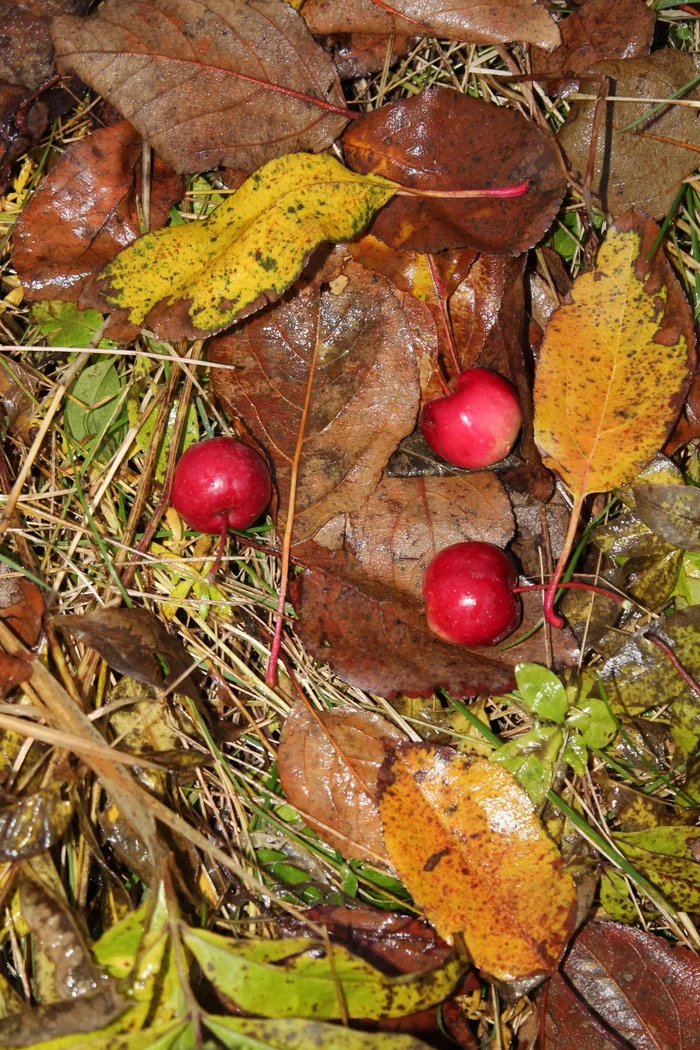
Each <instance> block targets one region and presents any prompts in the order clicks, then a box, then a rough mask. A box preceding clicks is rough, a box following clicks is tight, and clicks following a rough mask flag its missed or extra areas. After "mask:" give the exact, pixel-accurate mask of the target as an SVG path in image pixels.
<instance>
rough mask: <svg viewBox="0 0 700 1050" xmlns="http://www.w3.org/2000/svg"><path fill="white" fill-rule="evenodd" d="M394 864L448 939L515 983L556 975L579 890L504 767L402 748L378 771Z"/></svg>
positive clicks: (447, 752)
mask: <svg viewBox="0 0 700 1050" xmlns="http://www.w3.org/2000/svg"><path fill="white" fill-rule="evenodd" d="M379 811H380V815H381V818H382V825H383V828H384V842H385V845H386V849H387V853H388V854H389V859H390V860H391V863H392V864H393V865H394V867H395V868H396V870H397V871H398V873H399V875H400V876H401V879H402V880H403V882H404V883H405V884H406V886H407V887H408V889H409V890H410V891H411V893H412V894H413V897H414V899H415V901H416V903H417V904H418V905H419V906H420V907H421V908H422V910H423V911H424V913H425V915H426V917H427V918H428V919H429V920H430V922H432V924H433V925H434V926H435V928H436V929H437V931H438V933H440V935H441V936H442V937H444V938H445V940H447V941H448V942H450V941H451V940H452V938H453V937H454V935H455V934H456V933H458V932H462V933H463V934H464V937H465V940H466V942H467V946H468V948H469V951H470V953H471V955H472V957H473V959H474V963H475V965H476V966H478V967H479V968H480V969H482V970H485V971H486V972H488V973H490V974H491V975H492V976H494V977H497V978H500V979H503V980H511V979H513V978H518V977H525V976H528V975H530V974H534V973H542V972H544V973H546V972H551V971H553V970H554V969H555V968H556V966H557V963H558V961H559V957H560V956H561V953H562V951H563V949H564V946H565V944H566V942H567V940H568V938H569V936H570V935H571V932H572V929H573V921H574V912H575V904H576V893H575V890H574V884H573V880H572V878H571V876H570V875H568V874H567V873H566V872H564V871H563V870H562V865H563V861H562V858H561V855H560V854H559V851H558V850H557V848H556V846H555V845H554V844H553V843H552V842H551V840H550V839H549V838H548V837H547V836H546V834H545V832H544V830H543V828H542V826H541V824H540V821H539V820H538V818H537V817H536V816H535V813H534V807H533V805H532V803H531V802H530V799H529V798H528V796H527V795H526V794H525V792H524V791H523V790H522V788H521V787H520V786H519V785H518V783H517V782H516V780H515V778H514V777H513V776H512V775H511V774H510V773H508V772H506V770H505V769H502V768H501V767H500V766H496V765H494V764H493V763H491V762H487V761H485V760H484V759H476V760H475V761H473V762H471V763H470V762H469V760H468V759H466V758H464V757H463V756H462V755H460V754H459V753H458V752H457V751H453V750H452V748H445V747H431V746H430V745H427V744H401V745H399V746H398V747H397V749H396V751H395V752H394V755H393V757H391V758H388V759H387V761H386V764H385V766H384V769H383V771H382V773H381V774H380V796H379Z"/></svg>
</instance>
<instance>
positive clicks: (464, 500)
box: [317, 471, 513, 599]
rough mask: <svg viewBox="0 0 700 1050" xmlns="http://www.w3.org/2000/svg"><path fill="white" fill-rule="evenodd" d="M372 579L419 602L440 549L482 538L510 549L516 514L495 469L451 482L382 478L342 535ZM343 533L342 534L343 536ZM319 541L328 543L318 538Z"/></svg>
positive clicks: (451, 480) (344, 541)
mask: <svg viewBox="0 0 700 1050" xmlns="http://www.w3.org/2000/svg"><path fill="white" fill-rule="evenodd" d="M335 524H336V522H335V520H332V521H330V522H329V523H328V526H327V528H328V529H331V530H334V531H335V532H336V539H335V542H336V543H339V542H340V541H341V540H342V545H343V546H344V548H345V550H347V551H349V552H350V553H351V554H353V555H354V556H355V557H356V558H357V560H358V561H359V563H360V565H361V566H362V568H363V569H364V571H365V572H366V573H367V575H368V576H370V577H371V578H372V579H373V580H378V581H379V582H381V583H386V584H388V585H389V586H391V587H395V588H396V589H397V590H399V591H406V593H407V594H410V595H411V596H412V597H414V598H417V599H420V597H421V585H422V581H423V575H424V573H425V570H426V568H427V566H428V563H429V561H430V560H431V559H432V558H434V557H435V555H436V554H437V553H438V551H441V550H442V549H443V548H444V547H448V546H450V544H452V543H460V542H462V541H464V540H479V541H480V542H482V543H493V544H495V545H496V546H497V547H505V546H506V545H507V544H508V542H509V541H510V539H511V537H512V535H513V514H512V511H511V507H510V501H509V499H508V496H507V494H506V491H505V489H504V488H503V486H502V485H501V483H500V481H499V480H498V478H497V477H496V475H495V474H493V473H491V472H490V471H484V472H483V473H474V474H467V475H464V474H463V475H458V476H455V477H447V478H387V477H385V478H383V479H382V480H381V481H380V483H379V485H378V486H377V488H376V489H375V491H374V492H373V494H372V495H371V496H370V498H369V499H368V500H367V502H366V503H365V504H363V506H362V507H360V508H359V510H357V511H355V512H354V513H353V514H350V515H349V516H348V518H347V521H346V523H345V528H344V535H342V532H343V530H342V523H340V524H341V529H340V530H335V529H334V526H335ZM338 531H340V534H338ZM317 542H321V543H322V542H323V540H322V538H321V536H317Z"/></svg>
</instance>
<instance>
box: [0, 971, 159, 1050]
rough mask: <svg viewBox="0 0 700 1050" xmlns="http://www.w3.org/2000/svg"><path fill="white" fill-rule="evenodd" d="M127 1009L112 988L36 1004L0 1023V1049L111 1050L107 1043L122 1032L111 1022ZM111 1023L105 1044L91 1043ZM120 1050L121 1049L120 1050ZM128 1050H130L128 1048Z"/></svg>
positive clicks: (125, 1004)
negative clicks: (82, 1034)
mask: <svg viewBox="0 0 700 1050" xmlns="http://www.w3.org/2000/svg"><path fill="white" fill-rule="evenodd" d="M126 1007H127V1001H126V999H124V998H123V997H122V996H121V995H120V994H118V993H117V992H116V990H115V989H114V987H113V986H112V985H107V987H106V988H103V989H100V991H97V992H93V993H91V994H86V995H81V996H79V997H78V998H77V999H67V1000H65V1001H63V1002H58V1003H50V1004H49V1005H42V1004H39V1005H38V1006H34V1007H32V1009H31V1010H23V1011H22V1013H19V1014H12V1015H11V1016H10V1017H8V1018H6V1019H5V1020H4V1021H0V1046H2V1047H3V1048H6V1050H10V1048H11V1047H27V1046H34V1044H38V1045H39V1046H40V1047H41V1050H68V1048H69V1047H73V1046H75V1047H76V1048H79V1050H83V1048H86V1047H89V1048H90V1050H114V1043H112V1045H111V1046H110V1043H109V1040H111V1039H112V1038H113V1036H114V1034H115V1029H116V1032H119V1031H120V1028H121V1025H120V1022H119V1021H117V1022H116V1024H115V1022H114V1019H115V1018H118V1017H120V1015H122V1014H123V1013H124V1011H125V1010H126ZM110 1023H111V1024H112V1025H113V1026H114V1027H113V1028H112V1029H111V1031H109V1033H108V1035H107V1036H106V1037H105V1039H104V1041H103V1042H98V1041H97V1040H93V1038H92V1033H94V1032H95V1031H99V1029H101V1028H103V1026H105V1025H109V1024H110ZM81 1032H84V1033H86V1036H85V1038H82V1037H81V1036H80V1035H78V1034H76V1033H81ZM146 1046H148V1044H146ZM119 1050H124V1048H123V1047H119ZM128 1050H132V1048H131V1047H128ZM133 1050H137V1048H133ZM144 1050H146V1048H144Z"/></svg>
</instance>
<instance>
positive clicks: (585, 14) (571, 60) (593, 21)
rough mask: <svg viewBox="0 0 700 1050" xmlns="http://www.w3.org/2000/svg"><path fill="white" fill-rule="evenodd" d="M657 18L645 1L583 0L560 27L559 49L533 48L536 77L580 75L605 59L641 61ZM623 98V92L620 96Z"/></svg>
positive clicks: (533, 65)
mask: <svg viewBox="0 0 700 1050" xmlns="http://www.w3.org/2000/svg"><path fill="white" fill-rule="evenodd" d="M655 25H656V14H655V12H654V11H652V10H651V9H650V8H648V7H647V5H646V4H645V3H644V0H616V3H615V5H614V7H611V5H610V4H609V3H608V0H586V2H585V3H583V4H581V6H580V7H576V8H574V9H573V10H572V11H571V13H570V14H569V15H567V17H566V18H564V19H562V21H561V22H560V23H559V29H560V32H561V38H562V43H561V47H558V48H556V50H554V51H552V52H551V53H548V52H547V51H544V50H543V49H542V48H538V47H536V48H533V51H532V68H533V70H534V72H535V73H549V74H550V75H555V76H556V75H563V74H566V73H583V72H584V71H585V70H586V69H589V68H590V66H591V64H592V63H593V62H600V61H601V60H602V59H606V58H624V59H630V58H643V57H644V56H645V55H648V54H649V48H650V47H651V42H652V39H653V36H654V27H655ZM620 94H622V92H620Z"/></svg>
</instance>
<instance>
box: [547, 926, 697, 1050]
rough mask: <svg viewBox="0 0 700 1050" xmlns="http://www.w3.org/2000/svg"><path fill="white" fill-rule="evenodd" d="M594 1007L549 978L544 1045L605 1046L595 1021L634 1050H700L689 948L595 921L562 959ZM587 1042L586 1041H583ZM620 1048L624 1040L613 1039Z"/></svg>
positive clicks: (551, 1049) (557, 1048) (555, 1049)
mask: <svg viewBox="0 0 700 1050" xmlns="http://www.w3.org/2000/svg"><path fill="white" fill-rule="evenodd" d="M564 975H565V978H566V979H567V980H568V981H570V982H571V984H572V985H573V987H574V988H575V989H576V991H577V992H578V994H579V995H580V996H581V997H582V998H583V1000H584V1002H585V1003H587V1005H588V1006H589V1007H590V1011H592V1014H591V1012H584V1011H583V1010H581V1009H580V1008H578V1007H577V1006H576V1005H575V1004H574V1003H572V1001H571V999H570V997H569V996H567V995H566V994H565V993H564V992H562V990H561V988H560V987H559V988H558V987H557V981H554V982H553V983H552V986H551V988H550V992H549V995H548V1001H547V1020H546V1028H545V1031H546V1036H547V1041H546V1042H545V1047H546V1048H547V1050H581V1047H584V1046H585V1047H586V1050H587V1048H588V1046H589V1045H590V1047H591V1050H608V1046H609V1045H611V1044H610V1043H609V1042H608V1041H607V1040H606V1039H605V1031H604V1030H603V1031H601V1029H600V1027H599V1021H598V1024H596V1020H598V1019H600V1020H602V1021H603V1022H605V1024H606V1025H608V1026H609V1027H610V1028H611V1029H612V1030H613V1032H614V1033H616V1034H617V1036H618V1037H621V1038H622V1039H625V1040H627V1042H628V1043H629V1045H630V1046H631V1047H634V1048H635V1050H670V1048H671V1047H673V1050H695V1047H697V1034H698V1031H699V1030H700V962H699V961H698V956H697V955H696V954H695V953H694V952H691V951H690V950H689V949H687V948H680V947H676V948H674V947H672V946H671V945H670V944H669V943H668V942H667V941H665V940H664V939H663V938H662V937H656V936H654V934H652V933H647V932H646V931H645V930H637V929H634V928H632V927H630V926H624V925H622V924H620V923H616V922H592V923H589V924H588V925H587V926H585V927H584V928H583V930H582V931H581V932H580V934H579V935H578V936H577V937H576V940H575V941H574V943H573V945H572V948H571V951H570V952H569V954H568V955H567V959H566V963H565V964H564ZM584 1040H588V1041H585V1042H584ZM612 1045H614V1046H615V1047H618V1046H619V1041H618V1042H616V1043H614V1044H612Z"/></svg>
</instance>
